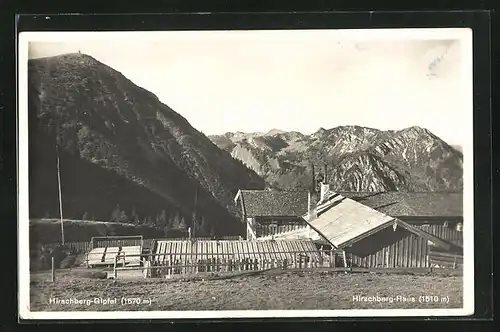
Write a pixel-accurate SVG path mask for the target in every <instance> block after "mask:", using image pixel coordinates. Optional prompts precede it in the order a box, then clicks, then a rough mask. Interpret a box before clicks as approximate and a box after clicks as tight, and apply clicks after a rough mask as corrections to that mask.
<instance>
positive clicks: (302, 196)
mask: <svg viewBox="0 0 500 332" xmlns="http://www.w3.org/2000/svg"><path fill="white" fill-rule="evenodd" d="M307 199H308V195H307V191H305V190H286V191H277V190H240V191H239V192H238V194H237V195H236V197H235V201H237V200H242V202H243V209H244V214H245V215H246V216H247V217H256V216H262V217H264V216H277V217H299V216H301V215H303V214H304V213H307Z"/></svg>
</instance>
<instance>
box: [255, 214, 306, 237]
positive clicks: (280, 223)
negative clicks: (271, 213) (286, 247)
mask: <svg viewBox="0 0 500 332" xmlns="http://www.w3.org/2000/svg"><path fill="white" fill-rule="evenodd" d="M306 226H307V225H306V224H305V223H304V221H303V220H302V219H301V218H295V217H289V218H286V217H283V218H277V217H274V218H256V219H255V221H254V222H253V230H254V232H255V234H256V235H257V237H261V236H267V235H275V234H279V233H284V232H289V231H292V230H295V229H300V228H305V227H306Z"/></svg>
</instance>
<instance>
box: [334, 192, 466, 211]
mask: <svg viewBox="0 0 500 332" xmlns="http://www.w3.org/2000/svg"><path fill="white" fill-rule="evenodd" d="M339 194H340V195H342V196H344V197H348V198H350V199H353V200H355V201H358V202H359V203H361V204H363V205H366V206H369V207H371V208H373V209H375V210H377V211H379V212H382V213H385V214H387V215H390V216H393V217H461V216H463V194H462V193H461V192H400V191H389V192H339Z"/></svg>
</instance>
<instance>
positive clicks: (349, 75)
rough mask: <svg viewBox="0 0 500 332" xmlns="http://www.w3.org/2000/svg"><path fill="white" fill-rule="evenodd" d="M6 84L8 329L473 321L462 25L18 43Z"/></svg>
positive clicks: (26, 36)
mask: <svg viewBox="0 0 500 332" xmlns="http://www.w3.org/2000/svg"><path fill="white" fill-rule="evenodd" d="M18 66H19V82H18V83H19V114H18V133H19V220H18V231H19V233H18V236H19V251H18V252H19V314H20V317H21V318H23V319H111V318H119V319H134V318H145V319H153V318H164V319H174V318H214V319H215V318H216V319H219V318H255V317H262V318H265V317H380V316H385V317H387V316H466V315H471V314H473V313H474V269H473V267H474V244H473V236H474V220H473V201H474V200H473V194H474V193H473V189H474V188H473V145H472V140H473V127H472V124H473V121H472V117H473V102H472V100H473V90H472V31H471V30H470V29H462V28H457V29H449V28H436V29H423V28H422V29H359V30H352V29H349V30H342V29H340V30H328V29H324V30H227V31H149V32H134V31H121V32H120V31H116V32H109V31H108V32H102V31H100V32H76V31H75V32H68V31H66V32H22V33H21V34H20V37H19V54H18ZM124 312H126V313H125V314H124Z"/></svg>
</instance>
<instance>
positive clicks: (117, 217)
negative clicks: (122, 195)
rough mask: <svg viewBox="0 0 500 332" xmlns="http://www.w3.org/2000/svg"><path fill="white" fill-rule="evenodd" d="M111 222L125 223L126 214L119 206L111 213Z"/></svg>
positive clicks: (126, 219)
mask: <svg viewBox="0 0 500 332" xmlns="http://www.w3.org/2000/svg"><path fill="white" fill-rule="evenodd" d="M111 221H115V222H127V221H128V218H127V214H126V213H125V211H123V210H122V209H121V208H120V204H116V207H115V209H114V210H113V212H112V213H111Z"/></svg>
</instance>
